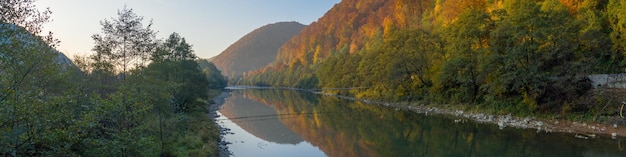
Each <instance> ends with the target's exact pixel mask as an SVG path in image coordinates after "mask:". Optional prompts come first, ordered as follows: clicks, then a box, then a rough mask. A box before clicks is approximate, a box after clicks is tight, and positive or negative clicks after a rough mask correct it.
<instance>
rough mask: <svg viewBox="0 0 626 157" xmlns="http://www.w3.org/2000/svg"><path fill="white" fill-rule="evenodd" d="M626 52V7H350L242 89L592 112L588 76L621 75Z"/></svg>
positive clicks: (589, 3)
mask: <svg viewBox="0 0 626 157" xmlns="http://www.w3.org/2000/svg"><path fill="white" fill-rule="evenodd" d="M625 47H626V1H621V0H600V1H598V0H446V1H439V0H437V1H435V0H395V1H384V0H359V1H357V0H344V1H342V2H341V3H339V4H337V5H335V6H334V7H333V8H332V9H331V10H330V11H328V12H327V13H326V14H325V15H324V16H323V17H321V18H320V19H319V20H318V21H317V22H315V23H312V24H311V25H310V26H307V27H305V28H304V29H303V30H302V31H301V32H300V33H299V34H298V35H296V36H295V37H294V38H292V39H290V40H289V41H288V42H287V43H285V44H284V45H283V46H282V47H281V48H280V49H279V52H278V54H277V57H276V60H275V61H274V62H273V63H272V64H270V65H269V66H266V67H265V68H263V69H261V70H257V71H253V72H250V73H248V75H247V76H246V77H245V80H244V81H242V82H241V83H246V84H256V85H271V86H293V87H301V88H350V87H361V88H357V89H354V90H350V91H341V94H349V95H353V96H356V97H361V98H372V99H382V100H390V101H406V100H409V101H413V100H424V101H436V102H443V103H451V102H460V103H478V104H482V103H484V104H490V105H496V106H500V107H502V106H504V107H506V108H508V109H510V110H515V111H517V112H536V111H541V112H565V113H567V112H570V111H589V110H591V109H593V108H594V106H592V105H589V104H590V103H589V101H587V100H585V102H582V101H583V100H581V99H584V97H583V96H585V95H587V96H588V95H590V94H588V93H589V92H588V91H589V89H591V86H590V84H589V81H588V80H587V79H585V77H584V76H587V75H588V74H592V73H618V72H621V71H622V70H623V69H624V64H623V63H626V60H624V53H625ZM331 92H332V91H331ZM334 92H340V91H334ZM581 97H582V98H581Z"/></svg>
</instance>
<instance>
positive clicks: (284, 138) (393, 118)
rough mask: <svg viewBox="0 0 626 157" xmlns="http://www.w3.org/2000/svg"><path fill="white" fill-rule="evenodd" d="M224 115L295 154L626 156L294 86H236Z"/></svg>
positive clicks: (607, 145) (606, 142)
mask: <svg viewBox="0 0 626 157" xmlns="http://www.w3.org/2000/svg"><path fill="white" fill-rule="evenodd" d="M219 112H220V113H222V114H223V115H224V116H225V117H226V118H232V119H231V120H230V121H232V122H233V123H234V124H236V125H238V126H239V127H241V128H243V129H244V130H245V132H248V133H250V134H252V135H254V136H256V137H258V138H260V139H263V140H265V141H268V142H271V143H278V144H289V145H292V146H296V147H299V146H301V147H306V148H307V149H306V151H302V152H297V151H296V153H300V154H298V156H324V155H326V156H626V150H624V149H625V148H626V141H625V140H623V139H616V140H613V139H610V138H609V137H604V136H600V137H597V138H590V139H587V140H584V139H578V138H574V135H572V134H565V133H544V132H540V133H537V131H536V130H530V129H514V128H505V129H504V130H500V129H499V128H498V127H497V126H496V125H491V124H478V123H474V122H464V123H455V122H454V119H452V118H450V117H447V116H424V115H422V114H417V113H414V112H411V111H405V110H395V109H391V108H386V107H379V106H376V105H370V104H363V103H361V102H354V101H348V100H342V99H337V98H335V97H329V96H319V95H314V94H311V93H307V92H298V91H292V90H270V89H265V90H260V89H243V90H233V92H232V96H231V97H230V98H229V99H227V101H226V103H225V104H224V105H223V106H222V109H220V110H219ZM235 135H237V133H236V134H235ZM225 140H226V141H229V137H225ZM230 142H233V143H235V144H233V145H236V144H237V142H239V143H242V141H230ZM294 143H299V144H297V145H293V144H294ZM303 143H304V144H303ZM309 144H310V146H309ZM316 148H317V149H316ZM311 150H312V151H315V150H317V151H322V152H318V153H310V151H311ZM233 151H234V154H235V155H236V156H241V155H240V154H241V153H239V154H238V152H237V151H246V152H247V153H248V154H254V153H250V152H255V151H257V152H260V151H264V150H261V149H256V148H252V149H247V150H233ZM283 151H284V152H281V151H280V150H278V151H275V152H272V153H271V156H292V155H294V154H293V150H287V149H284V150H283ZM283 153H284V154H283ZM257 156H258V154H257Z"/></svg>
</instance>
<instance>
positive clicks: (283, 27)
mask: <svg viewBox="0 0 626 157" xmlns="http://www.w3.org/2000/svg"><path fill="white" fill-rule="evenodd" d="M303 27H304V25H302V24H300V23H298V22H278V23H274V24H269V25H265V26H263V27H261V28H258V29H256V30H254V31H252V32H250V33H248V34H247V35H245V36H244V37H242V38H241V39H239V40H238V41H237V42H235V43H233V44H232V45H230V46H229V47H228V48H226V50H224V51H223V52H222V53H220V54H219V55H217V56H216V57H214V58H212V59H211V60H212V62H213V63H215V66H217V68H219V69H220V70H221V71H222V72H223V73H224V75H226V76H228V77H231V78H234V77H241V75H242V73H244V72H248V71H250V70H256V69H260V68H263V67H264V66H266V65H267V64H269V63H270V62H271V61H273V60H274V59H275V58H276V52H277V51H278V48H280V46H281V45H283V44H284V43H285V42H286V41H287V40H289V39H290V38H291V37H293V36H294V35H295V34H296V33H298V32H300V30H301V29H302V28H303Z"/></svg>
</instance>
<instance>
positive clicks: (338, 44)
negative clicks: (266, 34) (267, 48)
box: [250, 0, 435, 75]
mask: <svg viewBox="0 0 626 157" xmlns="http://www.w3.org/2000/svg"><path fill="white" fill-rule="evenodd" d="M434 5H435V2H434V0H393V1H388V0H343V1H341V2H340V3H338V4H335V6H333V8H331V9H330V10H329V11H328V12H326V13H325V14H324V16H322V17H321V18H319V19H318V21H316V22H313V23H312V24H311V25H309V26H307V27H305V28H304V29H302V31H301V32H300V33H298V34H297V35H295V36H294V37H293V38H291V39H290V40H289V41H287V42H286V43H285V44H284V45H282V46H281V47H280V49H279V51H278V54H277V57H276V60H275V61H274V63H273V64H272V66H268V67H265V68H264V69H262V70H257V71H254V72H251V74H250V75H254V74H258V73H265V72H268V71H270V69H271V68H274V70H279V69H283V68H286V67H292V66H293V65H309V64H315V63H318V62H320V61H322V60H324V58H326V57H328V56H330V54H331V53H350V54H353V53H356V52H360V51H365V50H370V49H374V48H375V47H376V46H377V42H380V41H381V40H382V37H383V35H385V33H389V32H390V31H391V30H393V29H399V28H403V29H405V28H406V29H408V28H416V27H417V26H418V25H421V22H422V21H421V19H422V17H423V16H424V13H425V12H427V11H429V10H432V8H433V6H434Z"/></svg>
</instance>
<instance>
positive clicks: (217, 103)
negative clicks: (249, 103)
mask: <svg viewBox="0 0 626 157" xmlns="http://www.w3.org/2000/svg"><path fill="white" fill-rule="evenodd" d="M228 97H230V91H224V92H222V93H221V94H220V95H219V96H217V97H215V98H213V102H214V104H211V106H210V109H211V112H210V114H209V116H211V119H213V122H214V123H215V126H217V128H218V129H219V131H220V143H219V146H218V147H219V150H220V157H229V156H230V155H231V154H232V153H231V152H230V151H229V150H228V144H229V143H228V142H226V141H224V140H222V139H224V135H226V134H228V133H230V130H229V129H228V128H222V126H221V125H219V124H218V123H217V121H216V120H215V119H217V118H219V115H218V114H217V111H218V110H219V109H220V107H221V106H222V105H223V104H224V101H225V99H226V98H228Z"/></svg>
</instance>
